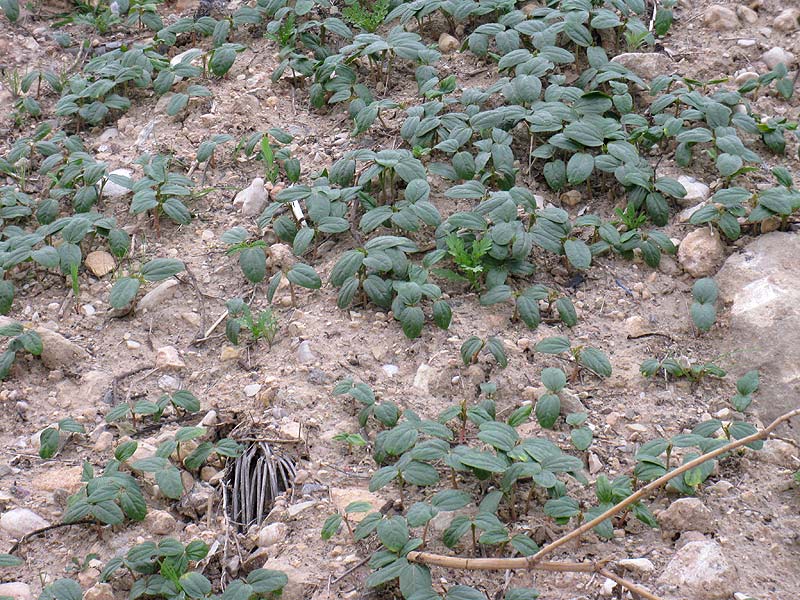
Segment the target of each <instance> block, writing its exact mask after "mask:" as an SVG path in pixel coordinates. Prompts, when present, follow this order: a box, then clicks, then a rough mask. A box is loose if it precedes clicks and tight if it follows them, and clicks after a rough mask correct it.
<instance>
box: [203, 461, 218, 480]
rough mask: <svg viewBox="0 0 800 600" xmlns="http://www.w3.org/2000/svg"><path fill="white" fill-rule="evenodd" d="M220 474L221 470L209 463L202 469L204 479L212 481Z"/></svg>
mask: <svg viewBox="0 0 800 600" xmlns="http://www.w3.org/2000/svg"><path fill="white" fill-rule="evenodd" d="M218 474H219V471H217V470H216V469H215V468H214V467H211V466H209V465H206V466H204V467H203V468H201V469H200V479H201V480H202V481H206V482H208V481H212V480H213V479H214V478H215V477H216V476H217V475H218Z"/></svg>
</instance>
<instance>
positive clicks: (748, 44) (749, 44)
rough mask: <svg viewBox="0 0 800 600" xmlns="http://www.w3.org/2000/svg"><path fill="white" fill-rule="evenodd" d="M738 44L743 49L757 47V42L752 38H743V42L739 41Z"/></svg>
mask: <svg viewBox="0 0 800 600" xmlns="http://www.w3.org/2000/svg"><path fill="white" fill-rule="evenodd" d="M736 44H737V45H739V46H741V47H742V48H751V47H752V46H755V45H756V41H755V40H754V39H751V38H742V39H741V40H737V41H736Z"/></svg>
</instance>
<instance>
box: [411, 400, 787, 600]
mask: <svg viewBox="0 0 800 600" xmlns="http://www.w3.org/2000/svg"><path fill="white" fill-rule="evenodd" d="M798 415H800V408H798V409H795V410H793V411H790V412H788V413H786V414H784V415H782V416H780V417H778V418H777V419H775V420H774V421H773V422H772V423H770V424H769V425H768V426H767V427H765V428H764V429H762V430H761V431H757V432H756V433H754V434H752V435H749V436H747V437H744V438H742V439H740V440H735V441H733V442H730V443H728V444H725V445H724V446H721V447H720V448H717V449H716V450H713V451H711V452H708V453H706V454H703V455H702V456H699V457H697V458H696V459H694V460H691V461H689V462H687V463H686V464H684V465H682V466H680V467H678V468H677V469H675V470H674V471H670V472H669V473H667V474H666V475H663V476H662V477H659V478H658V479H656V480H655V481H652V482H650V483H648V484H647V485H645V486H644V487H642V488H641V489H639V490H638V491H637V492H636V493H634V494H631V495H630V496H628V497H627V498H626V499H625V500H623V501H621V502H619V503H618V504H616V505H614V506H612V507H611V508H609V509H608V510H607V511H605V512H604V513H603V514H601V515H600V516H598V517H596V518H594V519H592V520H591V521H587V522H586V523H584V524H583V525H581V526H580V527H578V528H577V529H574V530H572V531H571V532H570V533H568V534H566V535H564V536H562V537H560V538H558V539H557V540H555V541H554V542H552V543H551V544H548V545H547V546H545V547H544V548H542V549H541V550H539V552H537V553H536V554H534V555H533V556H529V557H520V558H460V557H457V556H446V555H444V554H433V553H430V552H409V553H408V556H407V557H406V558H407V559H408V561H409V562H417V563H423V564H427V565H436V566H440V567H446V568H450V569H468V570H495V571H504V570H506V569H534V570H542V571H561V572H564V571H570V572H581V573H599V574H601V575H603V576H605V577H608V578H609V579H611V580H613V581H616V582H617V583H618V584H620V585H622V586H624V587H626V588H628V589H629V590H630V591H632V592H634V593H636V594H639V595H640V596H642V597H643V598H647V599H648V600H659V599H658V597H657V596H654V595H652V594H651V593H650V592H648V591H646V590H643V589H642V588H640V587H638V586H637V585H635V584H633V583H631V582H629V581H627V580H625V579H623V578H622V577H620V576H618V575H616V574H614V573H612V572H610V571H608V570H607V569H605V568H604V566H605V563H603V562H601V563H574V562H552V561H551V562H543V561H542V558H543V557H544V556H546V555H547V554H550V553H552V552H553V551H554V550H556V549H557V548H559V547H561V546H563V545H564V544H566V543H568V542H570V541H572V540H573V539H575V538H577V537H579V536H581V535H582V534H584V533H586V532H587V531H589V530H590V529H592V528H593V527H595V526H597V525H599V524H600V523H602V522H603V521H605V520H606V519H608V518H611V517H613V516H614V515H616V514H617V513H618V512H619V511H621V510H623V509H625V508H627V507H628V506H630V505H631V504H633V503H634V502H637V501H638V500H640V499H641V498H643V497H644V496H646V495H647V494H648V493H650V492H652V491H653V490H655V489H658V488H659V487H661V486H663V485H665V484H666V483H667V482H669V481H670V480H671V479H673V478H675V477H677V476H678V475H681V474H683V473H685V472H686V471H689V470H691V469H694V468H695V467H697V466H698V465H700V464H702V463H704V462H706V461H708V460H711V459H712V458H716V457H717V456H720V455H721V454H725V453H726V452H730V451H731V450H735V449H736V448H740V447H741V446H745V445H747V444H752V443H753V442H757V441H760V440H763V439H765V438H767V437H769V435H770V434H771V433H772V432H773V431H774V430H775V429H777V428H778V426H780V425H781V424H782V423H785V422H786V421H788V420H790V419H792V418H793V417H796V416H798ZM606 562H608V561H606Z"/></svg>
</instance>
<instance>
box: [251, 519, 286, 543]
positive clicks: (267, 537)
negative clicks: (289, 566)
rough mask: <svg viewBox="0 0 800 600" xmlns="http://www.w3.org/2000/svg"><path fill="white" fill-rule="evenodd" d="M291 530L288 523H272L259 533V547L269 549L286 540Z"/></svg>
mask: <svg viewBox="0 0 800 600" xmlns="http://www.w3.org/2000/svg"><path fill="white" fill-rule="evenodd" d="M288 531H289V528H288V527H287V526H286V523H271V524H269V525H267V526H265V527H263V528H262V529H261V531H259V532H258V545H259V547H260V548H269V547H270V546H274V545H275V544H277V543H278V542H281V541H283V540H284V539H286V534H287V532H288Z"/></svg>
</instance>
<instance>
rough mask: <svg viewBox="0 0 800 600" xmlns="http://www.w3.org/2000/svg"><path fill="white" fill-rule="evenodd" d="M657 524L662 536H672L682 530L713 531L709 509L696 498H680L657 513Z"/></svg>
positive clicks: (712, 520) (712, 521)
mask: <svg viewBox="0 0 800 600" xmlns="http://www.w3.org/2000/svg"><path fill="white" fill-rule="evenodd" d="M658 524H659V525H661V533H662V534H663V535H664V537H668V538H672V537H675V535H676V534H678V533H683V532H684V531H700V532H703V533H711V532H712V531H714V519H713V516H712V514H711V511H710V510H709V509H708V508H707V507H706V505H705V504H703V503H702V502H701V501H700V500H698V499H697V498H681V499H680V500H676V501H675V502H673V503H672V504H670V505H669V508H667V509H666V510H663V511H661V513H660V514H659V515H658Z"/></svg>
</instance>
